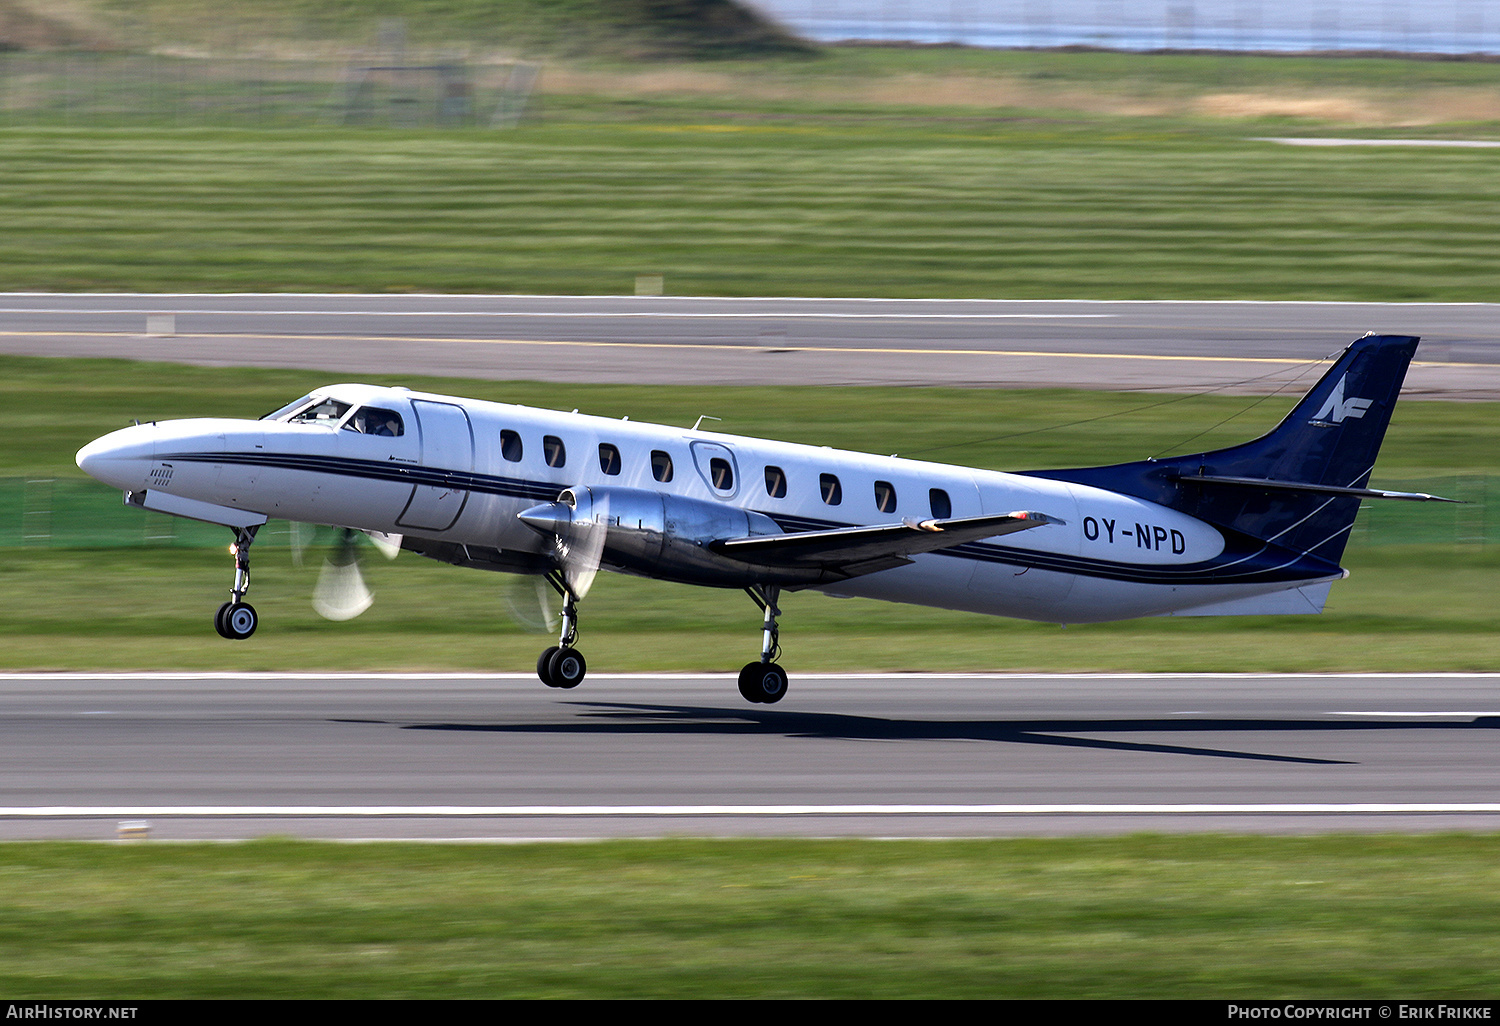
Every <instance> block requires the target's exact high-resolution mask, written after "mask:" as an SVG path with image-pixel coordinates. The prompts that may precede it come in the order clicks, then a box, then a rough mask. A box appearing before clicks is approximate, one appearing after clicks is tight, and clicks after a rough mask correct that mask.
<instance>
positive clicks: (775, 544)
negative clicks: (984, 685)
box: [709, 510, 1064, 577]
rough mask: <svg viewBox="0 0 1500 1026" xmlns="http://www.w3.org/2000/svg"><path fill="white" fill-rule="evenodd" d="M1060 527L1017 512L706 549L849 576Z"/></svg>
mask: <svg viewBox="0 0 1500 1026" xmlns="http://www.w3.org/2000/svg"><path fill="white" fill-rule="evenodd" d="M1063 522H1064V521H1062V520H1059V519H1058V518H1057V517H1053V516H1048V515H1047V514H1046V513H1035V512H1032V511H1030V510H1019V511H1017V512H1014V513H1001V514H996V515H993V516H984V517H961V518H957V519H950V520H903V521H901V522H900V523H896V524H876V525H874V526H870V527H866V526H857V527H838V528H834V529H832V530H827V531H798V532H796V533H794V534H762V535H753V536H751V537H748V538H728V539H724V540H721V541H715V542H711V543H710V544H709V548H711V549H713V550H714V551H716V552H719V553H721V554H723V555H725V556H729V557H730V558H732V559H740V560H744V561H745V562H747V563H757V564H760V565H763V566H789V567H824V568H826V569H829V570H837V571H842V572H844V573H846V574H847V575H848V576H851V577H853V576H859V575H861V574H867V573H873V572H875V571H876V570H886V569H889V568H890V567H892V566H900V565H902V564H903V563H906V562H909V561H910V560H909V558H908V557H910V556H914V555H917V554H918V553H922V552H933V551H935V550H937V549H946V548H951V547H952V546H954V545H962V544H963V543H964V542H971V541H978V540H979V539H981V538H994V537H996V536H998V535H1004V534H1014V533H1016V532H1017V531H1029V530H1031V529H1032V528H1033V527H1044V526H1046V525H1047V524H1061V523H1063Z"/></svg>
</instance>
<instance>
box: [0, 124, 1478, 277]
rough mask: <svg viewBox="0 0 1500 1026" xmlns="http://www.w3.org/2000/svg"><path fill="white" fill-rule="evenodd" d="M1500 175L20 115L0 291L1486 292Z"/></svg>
mask: <svg viewBox="0 0 1500 1026" xmlns="http://www.w3.org/2000/svg"><path fill="white" fill-rule="evenodd" d="M689 113H693V112H689ZM697 116H699V115H697V114H694V117H697ZM674 117H675V118H680V117H681V115H680V114H679V115H674ZM1246 134H1251V133H1246ZM1497 169H1500V153H1497V152H1496V151H1489V150H1430V151H1423V152H1422V153H1421V156H1420V159H1418V158H1415V157H1413V156H1411V155H1410V154H1409V153H1408V152H1406V151H1396V152H1391V151H1385V150H1378V149H1376V150H1365V149H1356V150H1318V149H1306V148H1296V147H1282V146H1275V145H1272V144H1267V143H1258V142H1253V141H1248V140H1245V139H1241V138H1236V137H1233V136H1230V135H1226V134H1225V133H1223V132H1222V131H1198V130H1193V129H1190V128H1188V127H1184V126H1181V125H1163V126H1157V127H1152V126H1150V125H1139V126H1133V127H1132V126H1129V125H1126V124H1124V123H1120V122H1112V123H1107V124H1103V125H1101V124H1099V123H1097V122H1095V123H1085V124H1079V125H1069V124H1059V125H1056V126H1051V127H1036V126H1016V125H1011V124H1007V123H1003V122H1001V123H997V122H986V123H977V124H960V125H942V124H933V123H928V122H920V123H907V122H900V121H898V122H894V123H883V122H879V121H875V122H868V121H860V120H858V119H846V120H839V121H834V122H820V121H816V120H809V119H801V120H799V119H798V118H796V117H792V118H790V119H788V120H785V121H770V122H760V123H736V124H726V123H723V122H707V123H705V122H698V123H692V122H690V121H689V122H684V121H681V120H679V121H677V123H671V120H670V119H665V120H664V119H662V118H658V119H657V120H656V121H654V122H649V123H639V122H636V123H631V122H626V123H608V122H599V121H594V122H574V123H563V122H548V123H546V124H543V125H539V126H533V127H523V128H521V129H518V130H516V131H513V132H510V133H486V134H481V133H463V132H450V133H437V132H427V133H424V132H417V131H407V132H402V131H387V132H374V131H359V130H354V129H325V130H322V131H319V132H318V133H316V134H313V133H309V132H300V131H262V132H245V131H232V130H211V129H182V130H172V129H118V130H103V129H93V130H90V129H62V128H58V129H41V128H10V129H5V130H0V218H3V219H4V222H5V224H6V231H5V233H4V236H3V238H0V289H43V290H49V289H50V290H78V289H103V290H111V289H119V290H127V291H134V290H140V291H172V290H205V291H234V290H252V291H259V290H268V291H359V292H387V291H389V292H405V291H445V292H502V293H506V292H526V293H587V294H611V293H613V294H619V293H627V292H630V291H631V290H632V288H633V286H634V281H635V276H636V275H638V274H647V273H650V274H662V275H664V276H665V282H666V290H667V291H668V292H669V293H672V294H699V295H736V296H738V295H814V296H821V295H850V296H956V297H963V296H975V297H1014V298H1059V297H1064V298H1065V297H1092V298H1100V299H1107V298H1134V299H1278V300H1284V299H1347V300H1440V301H1487V300H1489V299H1492V298H1493V286H1494V282H1495V280H1496V279H1497V276H1500V255H1497V254H1500V218H1496V217H1494V216H1493V215H1494V212H1495V210H1496V209H1497V208H1500V174H1497V173H1496V171H1497Z"/></svg>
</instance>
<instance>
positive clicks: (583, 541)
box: [516, 488, 609, 618]
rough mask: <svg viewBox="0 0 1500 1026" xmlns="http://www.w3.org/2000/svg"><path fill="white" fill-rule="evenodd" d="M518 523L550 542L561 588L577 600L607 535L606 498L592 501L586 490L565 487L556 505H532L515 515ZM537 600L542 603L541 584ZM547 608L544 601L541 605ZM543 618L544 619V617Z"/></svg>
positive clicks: (595, 572) (591, 576)
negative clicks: (518, 520)
mask: <svg viewBox="0 0 1500 1026" xmlns="http://www.w3.org/2000/svg"><path fill="white" fill-rule="evenodd" d="M516 515H517V517H518V518H519V519H520V521H521V522H522V523H523V524H525V525H526V526H527V527H529V528H531V529H532V530H533V531H536V532H538V533H540V534H542V535H545V536H549V537H550V538H551V539H552V559H553V562H554V563H556V565H557V570H558V573H560V574H561V575H562V583H563V586H564V587H565V588H566V589H567V591H568V592H569V593H570V594H571V595H572V597H573V599H574V600H575V601H576V600H581V599H582V598H583V597H584V596H585V595H587V594H588V593H589V589H590V588H592V587H593V586H594V578H595V577H597V576H598V575H599V564H600V562H601V561H602V559H603V558H604V543H605V540H606V538H607V537H608V535H609V496H608V495H607V494H601V495H600V496H599V497H598V498H595V497H594V495H593V493H591V492H590V491H589V490H588V489H587V488H578V489H573V488H569V489H567V490H566V491H564V492H563V493H562V495H560V496H559V497H558V499H557V501H556V502H549V503H547V504H545V505H542V506H533V507H532V508H531V509H528V510H522V511H521V512H520V513H518V514H516ZM536 585H537V594H538V597H539V598H540V599H542V600H545V592H544V591H543V590H542V587H543V584H542V582H541V581H537V582H536ZM542 605H543V608H544V610H546V609H547V604H546V602H545V601H543V602H542ZM544 618H545V617H544Z"/></svg>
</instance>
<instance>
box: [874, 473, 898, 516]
mask: <svg viewBox="0 0 1500 1026" xmlns="http://www.w3.org/2000/svg"><path fill="white" fill-rule="evenodd" d="M875 508H876V509H878V510H880V512H882V513H894V512H896V486H895V485H893V484H891V483H890V482H889V481H876V482H875Z"/></svg>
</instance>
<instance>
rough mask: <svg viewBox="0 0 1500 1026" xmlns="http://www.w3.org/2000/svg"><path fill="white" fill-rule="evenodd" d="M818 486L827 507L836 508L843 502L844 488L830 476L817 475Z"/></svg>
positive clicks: (837, 480) (836, 479)
mask: <svg viewBox="0 0 1500 1026" xmlns="http://www.w3.org/2000/svg"><path fill="white" fill-rule="evenodd" d="M818 485H819V487H821V488H822V490H823V501H824V502H826V503H828V505H830V506H837V505H838V504H839V503H841V502H843V501H844V486H843V485H841V484H839V479H838V478H836V477H834V476H833V475H832V474H820V475H818Z"/></svg>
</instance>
